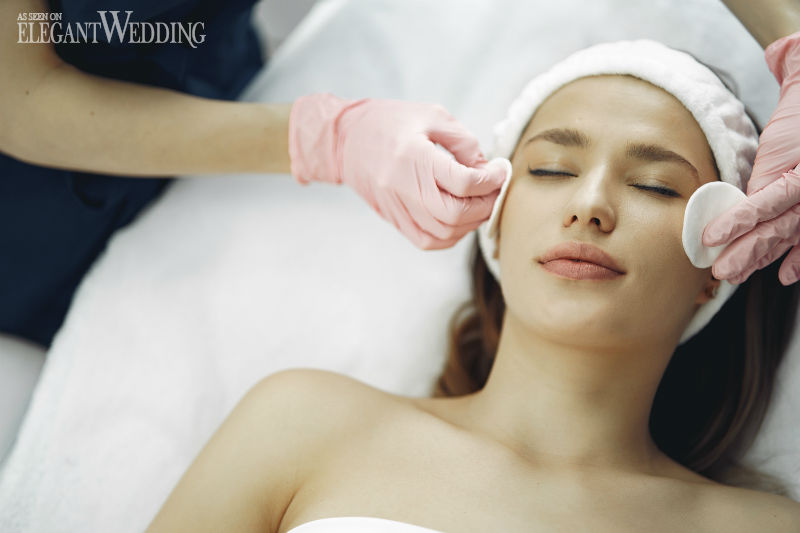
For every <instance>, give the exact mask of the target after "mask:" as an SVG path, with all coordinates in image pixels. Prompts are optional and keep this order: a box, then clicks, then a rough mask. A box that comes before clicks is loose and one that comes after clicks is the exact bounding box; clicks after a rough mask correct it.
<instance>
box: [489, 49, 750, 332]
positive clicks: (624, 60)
mask: <svg viewBox="0 0 800 533" xmlns="http://www.w3.org/2000/svg"><path fill="white" fill-rule="evenodd" d="M598 75H630V76H634V77H636V78H639V79H642V80H644V81H647V82H649V83H651V84H653V85H655V86H657V87H660V88H662V89H664V90H665V91H667V92H668V93H670V94H672V95H673V96H675V98H677V99H678V100H679V101H680V102H681V103H682V104H683V105H684V106H685V107H686V109H688V110H689V112H691V113H692V115H693V116H694V118H695V120H696V121H697V123H698V124H699V125H700V128H701V129H702V131H703V133H704V134H705V136H706V139H707V140H708V144H709V146H710V147H711V151H712V153H713V155H714V159H715V162H716V165H717V168H718V169H719V175H720V180H721V181H720V182H715V183H707V184H705V185H703V186H702V187H700V188H698V189H697V191H695V193H694V194H693V195H692V197H691V198H690V199H689V202H688V203H687V205H686V211H685V214H684V221H683V235H682V239H683V247H684V250H685V251H686V254H687V256H688V257H689V260H690V261H691V262H692V264H693V265H694V266H696V267H698V268H707V267H709V266H711V264H712V263H713V261H714V259H716V257H717V256H718V255H719V254H720V253H722V251H723V250H724V248H725V247H724V246H717V247H714V248H709V247H706V246H704V245H703V243H702V235H703V229H704V228H705V226H706V225H707V224H708V223H709V222H710V221H711V220H713V219H714V218H715V217H717V216H718V215H720V214H722V213H723V212H724V211H726V210H727V209H728V208H730V207H731V206H732V205H734V204H735V203H737V202H738V201H739V200H741V199H742V198H744V197H745V194H744V192H742V191H743V190H744V189H745V188H746V184H747V180H748V178H749V177H750V172H751V171H752V165H753V160H754V158H755V153H756V147H757V144H758V133H757V132H756V128H755V126H754V125H753V122H752V121H751V120H750V117H748V115H747V113H746V111H745V108H744V105H743V104H742V103H741V102H740V101H739V99H738V98H736V96H734V95H733V94H732V93H731V92H730V91H729V90H728V89H727V88H726V87H725V85H724V84H723V83H722V81H721V80H720V79H719V78H718V77H717V75H716V74H714V72H712V71H711V70H710V69H709V68H708V67H706V66H705V65H703V64H701V63H699V62H698V61H697V60H695V59H694V58H693V57H692V56H690V55H689V54H687V53H684V52H679V51H677V50H673V49H671V48H669V47H667V46H664V45H662V44H660V43H657V42H655V41H649V40H637V41H620V42H615V43H603V44H599V45H595V46H592V47H589V48H586V49H584V50H581V51H579V52H576V53H574V54H572V55H571V56H569V57H567V58H566V59H564V60H563V61H561V62H560V63H557V64H556V65H555V66H553V67H551V68H550V70H548V71H546V72H545V73H544V74H541V75H539V76H537V77H536V78H534V79H533V80H531V81H530V82H529V83H528V85H527V86H525V88H524V89H523V91H522V93H521V94H520V95H519V96H518V97H517V99H516V100H515V101H514V102H513V103H512V104H511V107H510V108H509V110H508V114H507V116H506V118H505V119H504V120H502V121H501V122H499V123H498V124H497V125H496V126H495V130H494V134H495V140H494V146H493V148H492V150H491V152H490V153H491V155H492V156H493V157H495V159H493V160H492V161H490V164H492V165H497V164H500V165H506V168H507V172H508V178H507V179H506V182H505V183H504V184H503V187H502V189H501V191H500V195H499V196H498V197H497V201H496V202H495V205H494V209H493V211H492V214H491V217H490V218H489V220H488V221H487V222H486V223H484V224H482V225H481V226H480V227H479V228H478V241H479V243H480V247H481V251H482V252H483V257H484V259H485V260H486V263H487V265H488V267H489V270H490V271H491V272H492V274H493V275H494V277H495V279H497V280H498V281H499V280H500V264H499V261H498V260H497V259H495V251H496V248H497V229H498V225H499V222H500V213H501V211H502V208H503V203H504V201H505V198H506V194H507V192H508V187H509V184H510V182H511V179H510V178H511V164H510V163H509V162H508V161H507V159H508V158H510V157H511V155H512V153H513V151H514V148H515V147H516V145H517V142H518V141H519V137H520V135H522V132H523V131H524V129H525V127H526V126H527V124H528V122H529V120H530V118H531V117H532V116H533V114H534V112H535V111H536V109H537V108H538V107H539V106H540V105H541V104H542V103H543V102H544V101H545V100H546V99H547V97H548V96H550V95H551V94H553V93H554V92H555V91H557V90H558V89H560V88H561V87H563V86H564V85H567V84H568V83H570V82H572V81H575V80H577V79H580V78H585V77H588V76H598ZM735 290H736V286H735V285H733V284H731V283H729V282H727V281H725V280H723V281H721V282H720V286H719V289H718V291H717V294H716V296H715V297H714V298H712V299H711V300H710V301H709V302H707V303H706V304H704V305H702V306H701V307H700V308H699V309H698V310H697V312H696V313H695V315H694V317H693V318H692V320H691V321H690V322H689V324H688V326H687V327H686V329H685V330H684V332H683V335H682V336H681V339H680V342H681V343H683V342H685V341H687V340H688V339H689V338H691V337H692V336H694V335H695V334H696V333H697V332H698V331H700V330H701V329H702V328H703V327H705V325H706V324H708V322H709V321H710V320H711V318H712V317H713V316H714V315H715V314H716V313H717V311H719V309H720V308H721V307H722V305H723V304H724V303H725V302H726V301H727V300H728V298H730V296H731V295H732V294H733V292H734V291H735Z"/></svg>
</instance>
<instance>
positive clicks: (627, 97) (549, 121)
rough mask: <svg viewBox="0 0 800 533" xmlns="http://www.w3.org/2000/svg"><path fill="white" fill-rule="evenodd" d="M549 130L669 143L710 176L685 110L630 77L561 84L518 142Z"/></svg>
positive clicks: (609, 142)
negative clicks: (567, 129)
mask: <svg viewBox="0 0 800 533" xmlns="http://www.w3.org/2000/svg"><path fill="white" fill-rule="evenodd" d="M549 128H572V129H576V130H579V131H581V132H583V133H585V134H586V135H587V136H588V137H589V138H590V139H591V140H593V141H595V142H601V143H603V144H604V145H605V146H614V145H618V144H623V145H624V144H626V143H641V142H645V143H656V144H659V145H669V147H670V149H672V150H674V151H676V152H678V153H680V154H681V155H683V156H684V157H686V158H687V159H689V160H690V161H691V162H692V163H693V164H695V165H696V166H697V165H699V166H698V169H699V170H701V175H710V176H711V179H716V175H717V172H716V169H715V166H714V158H713V154H712V152H711V148H710V146H709V145H708V141H707V140H706V137H705V134H704V133H703V131H702V129H700V126H699V125H698V123H697V121H696V120H695V119H694V117H693V116H692V114H691V113H690V112H689V110H688V109H686V108H685V107H684V106H683V104H681V102H680V101H679V100H678V99H677V98H675V97H674V96H672V95H671V94H669V93H668V92H666V91H664V90H663V89H660V88H658V87H656V86H654V85H652V84H650V83H648V82H646V81H643V80H640V79H638V78H634V77H632V76H622V75H619V76H617V75H613V76H612V75H609V76H591V77H587V78H581V79H578V80H575V81H573V82H571V83H569V84H567V85H565V86H563V87H561V88H560V89H558V90H557V91H556V92H554V93H553V94H551V95H550V96H549V97H548V98H547V99H546V100H545V101H544V102H543V103H542V104H541V105H540V106H539V108H538V109H537V110H536V112H535V113H534V115H533V117H531V120H530V122H529V123H528V125H527V127H526V128H525V131H524V132H523V135H522V136H521V137H520V143H519V145H520V146H521V145H522V144H524V142H525V140H527V139H529V138H530V137H532V136H534V135H536V133H538V132H541V131H544V130H546V129H549ZM701 167H702V168H701Z"/></svg>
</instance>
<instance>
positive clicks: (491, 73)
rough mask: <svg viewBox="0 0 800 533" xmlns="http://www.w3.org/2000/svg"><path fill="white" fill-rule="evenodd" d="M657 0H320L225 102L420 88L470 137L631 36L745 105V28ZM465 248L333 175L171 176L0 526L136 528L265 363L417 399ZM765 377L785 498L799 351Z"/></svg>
mask: <svg viewBox="0 0 800 533" xmlns="http://www.w3.org/2000/svg"><path fill="white" fill-rule="evenodd" d="M677 5H679V4H678V3H675V2H670V1H667V0H661V1H651V2H647V3H644V2H623V1H617V0H606V1H598V2H585V1H580V0H560V1H559V2H556V3H553V2H532V1H530V0H491V1H489V0H485V1H466V0H437V2H429V1H422V0H406V1H389V0H334V1H325V2H321V3H320V4H318V5H317V6H316V7H315V8H314V9H313V10H312V12H311V13H310V15H309V17H308V18H307V19H306V20H305V21H304V22H303V23H302V24H301V26H300V27H299V28H298V29H297V30H296V31H295V32H294V33H293V34H292V35H291V36H290V37H289V39H288V40H287V41H286V42H285V43H284V45H283V47H282V48H281V49H280V50H279V51H278V55H277V56H276V57H274V58H273V60H272V62H271V64H270V66H269V68H268V69H266V70H265V71H264V72H263V73H262V74H261V75H260V76H259V77H258V79H257V80H255V82H254V83H253V84H252V85H251V87H250V89H249V90H248V91H247V94H246V96H245V98H247V99H252V100H263V101H289V100H291V99H293V98H295V97H297V96H299V95H301V94H304V93H308V92H314V91H330V92H334V93H336V94H338V95H341V96H345V97H361V96H373V97H396V98H405V99H413V100H422V101H430V102H439V103H442V104H444V105H445V106H446V107H447V108H448V109H449V110H450V111H451V112H452V113H453V114H454V115H456V116H457V117H458V118H459V119H460V120H461V121H462V122H464V123H465V124H466V125H467V126H468V127H470V128H471V129H472V130H473V131H474V132H475V133H476V134H477V135H478V137H479V138H480V139H481V140H482V141H483V143H484V145H485V146H488V142H489V141H490V139H491V126H492V124H493V123H494V122H495V121H496V120H498V119H499V118H500V117H502V116H503V115H504V113H505V109H506V107H507V105H508V103H509V102H510V101H511V99H512V98H513V97H514V96H516V94H517V93H518V91H519V90H520V88H521V87H522V85H523V84H524V83H525V82H526V81H527V80H528V79H529V78H530V77H531V76H532V75H533V74H535V73H537V72H540V71H541V70H542V69H544V68H545V67H546V66H547V65H549V64H551V63H553V62H554V61H556V60H558V59H560V58H561V57H564V56H565V55H566V54H568V53H569V52H571V51H574V50H576V49H578V48H582V47H584V46H587V45H589V44H592V43H595V42H600V41H606V40H613V39H620V38H637V37H650V38H656V39H658V40H661V41H663V42H665V43H667V44H669V45H672V46H676V47H679V48H682V49H685V50H688V51H690V52H692V53H694V54H695V55H696V56H698V57H699V58H700V59H701V60H704V61H706V62H708V63H710V64H713V65H715V66H718V67H721V68H723V69H725V70H727V71H728V72H730V73H731V74H732V75H733V76H734V78H735V79H736V80H737V81H738V84H739V88H740V93H741V94H742V96H743V98H744V100H745V101H746V102H747V103H748V104H749V105H750V106H751V107H752V108H753V109H754V110H755V111H756V114H757V116H758V117H759V118H760V119H761V121H762V122H766V119H767V118H768V116H769V114H770V111H771V109H772V107H773V106H774V104H775V101H776V98H777V86H776V84H775V82H774V80H773V79H772V77H771V75H770V74H769V72H768V71H767V69H766V66H765V65H764V63H763V59H762V56H761V50H760V49H759V47H758V45H757V44H756V43H755V41H753V40H752V38H751V37H750V36H749V35H748V34H747V33H746V32H745V30H744V28H743V27H742V26H741V25H740V24H739V23H738V22H737V21H736V20H735V19H734V18H733V17H732V16H731V15H730V14H729V13H728V12H727V11H726V10H725V8H724V7H723V6H722V4H721V3H719V2H717V1H715V0H691V1H690V0H686V1H684V2H681V3H680V6H681V7H680V9H679V8H678V7H676V6H677ZM470 244H471V242H469V241H468V240H464V241H462V242H461V243H459V245H457V246H456V247H455V248H453V249H451V250H447V251H438V252H421V251H419V250H417V249H415V248H414V247H413V246H412V245H410V244H409V243H407V242H406V241H405V239H404V238H403V237H402V236H400V235H399V234H398V233H397V232H396V231H395V230H394V228H393V227H391V226H390V225H389V224H387V223H385V222H383V221H382V220H380V219H379V218H378V217H377V215H375V214H373V213H372V212H371V211H370V209H369V208H368V207H367V206H366V205H365V204H364V202H362V201H361V200H360V199H359V198H358V197H357V196H356V195H355V194H354V193H352V192H351V191H350V190H349V189H346V188H335V187H331V186H327V185H316V184H315V185H312V186H309V187H300V186H298V185H296V184H295V183H294V182H293V181H292V180H291V178H290V177H288V176H218V177H208V178H203V179H193V180H182V181H179V182H177V183H175V184H174V186H172V187H171V189H169V190H168V191H167V193H166V194H165V195H164V197H163V198H161V199H160V200H159V201H157V202H156V203H155V204H154V205H152V206H151V208H150V209H149V210H148V211H147V212H145V213H144V214H143V215H142V216H141V217H140V218H139V219H138V220H137V221H136V222H135V223H134V224H132V225H131V226H130V227H128V228H126V229H125V230H123V231H121V232H119V233H118V234H117V235H116V236H115V237H114V238H113V240H112V242H111V243H110V245H109V247H108V249H107V251H106V252H105V254H104V255H103V256H102V257H101V258H100V259H99V260H98V261H97V262H96V264H95V265H94V267H93V269H92V271H91V272H90V273H89V275H88V276H87V277H86V279H85V280H84V282H83V284H82V285H81V287H80V289H79V291H78V294H77V295H76V298H75V301H74V303H73V306H72V308H71V310H70V313H69V316H68V318H67V321H66V323H65V325H64V327H63V328H62V330H61V331H60V332H59V334H58V335H57V337H56V339H55V342H54V344H53V346H52V348H51V350H50V352H49V354H48V360H47V363H46V366H45V369H44V372H43V375H42V378H41V381H40V384H39V386H38V387H37V390H36V392H35V395H34V398H33V401H32V404H31V407H30V410H29V413H28V416H27V418H26V421H25V423H24V425H23V427H22V430H21V432H20V435H19V439H18V443H17V446H16V447H15V449H14V451H13V453H12V455H11V456H10V457H9V459H8V461H7V463H6V465H5V468H4V470H3V472H2V477H0V530H2V531H4V532H22V531H25V532H48V533H52V532H60V531H65V532H66V531H89V532H91V531H103V532H104V531H116V532H127V531H131V532H133V531H141V530H142V529H143V528H144V527H145V526H146V524H147V523H148V522H149V520H150V519H151V517H152V516H153V515H154V513H155V512H156V511H157V509H158V508H159V506H160V504H161V502H162V501H163V499H164V498H165V497H166V495H167V494H168V493H169V491H170V490H171V488H172V486H173V485H174V483H175V482H176V481H177V479H178V478H179V476H180V474H181V473H182V472H183V471H184V469H185V468H186V467H187V466H188V464H189V462H190V461H191V460H192V458H193V457H194V455H195V454H196V453H197V451H198V450H199V448H200V447H201V446H202V445H203V444H204V442H205V440H206V439H207V438H208V436H209V435H210V434H211V432H212V431H213V430H214V429H215V428H216V426H217V425H218V424H219V423H220V421H221V420H222V419H223V417H224V416H225V415H226V414H227V412H228V411H229V410H230V409H231V408H232V406H233V405H234V404H235V402H236V401H237V400H238V399H239V398H240V397H241V395H242V394H243V393H244V392H245V391H246V389H247V388H248V387H249V386H251V385H252V384H253V383H254V382H256V381H257V380H258V379H259V378H260V377H262V376H264V375H266V374H268V373H271V372H274V371H277V370H279V369H283V368H288V367H295V366H312V367H319V368H328V369H332V370H337V371H341V372H344V373H346V374H349V375H351V376H354V377H356V378H358V379H362V380H364V381H366V382H368V383H371V384H373V385H375V386H378V387H381V388H384V389H386V390H390V391H392V392H399V393H406V394H410V395H422V394H425V393H426V392H427V391H429V390H430V388H431V385H432V383H433V381H434V379H435V378H436V376H437V374H438V370H439V368H440V365H441V364H442V362H443V358H444V354H445V347H446V323H447V321H448V319H449V317H450V315H451V314H452V312H453V310H454V309H455V307H456V306H457V304H458V303H459V302H460V301H462V300H463V299H464V298H465V297H466V295H467V287H468V276H467V270H466V263H467V252H468V250H469V247H470ZM781 378H782V379H781V381H780V382H779V387H778V391H777V394H776V402H775V404H774V405H773V408H772V409H771V410H770V413H769V418H768V420H767V424H766V427H765V429H764V431H762V434H761V435H760V437H759V440H758V441H757V443H756V445H755V447H754V448H753V450H751V453H750V455H749V459H750V460H751V462H752V463H753V464H758V465H760V466H762V467H764V468H766V469H768V470H771V471H773V472H775V473H778V474H781V475H782V476H783V477H784V478H785V479H786V480H787V481H789V482H792V483H794V497H795V498H796V499H800V483H798V481H800V452H798V450H800V434H798V429H797V426H798V424H797V422H798V419H797V415H796V413H797V412H800V394H798V392H797V391H798V387H797V385H798V383H800V346H795V347H794V348H793V351H792V354H791V356H790V358H789V360H788V361H787V365H786V368H785V369H784V371H783V375H782V376H781ZM792 384H793V385H792Z"/></svg>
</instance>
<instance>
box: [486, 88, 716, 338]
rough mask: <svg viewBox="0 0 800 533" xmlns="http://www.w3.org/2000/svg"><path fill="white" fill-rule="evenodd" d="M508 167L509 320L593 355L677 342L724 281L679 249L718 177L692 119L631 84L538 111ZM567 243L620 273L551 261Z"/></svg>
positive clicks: (575, 91) (584, 93)
mask: <svg viewBox="0 0 800 533" xmlns="http://www.w3.org/2000/svg"><path fill="white" fill-rule="evenodd" d="M511 163H512V166H513V181H512V183H511V185H510V189H509V191H508V197H507V199H506V202H505V205H504V208H503V212H502V216H501V219H500V239H499V260H500V268H501V278H502V280H503V295H504V298H505V301H506V307H507V312H508V313H513V314H514V315H515V319H516V320H517V321H520V322H522V323H523V324H525V326H526V327H528V328H532V329H533V330H535V331H536V332H537V333H538V334H542V335H546V336H552V337H553V338H555V339H561V340H562V341H563V339H565V338H567V339H570V341H571V342H574V343H578V344H580V343H584V342H585V343H586V344H587V345H591V346H594V347H602V346H606V347H613V346H618V345H620V344H623V345H626V346H631V343H644V344H648V343H652V342H671V343H677V341H678V339H679V338H680V335H681V333H682V332H683V330H684V328H685V326H686V324H687V323H688V321H689V320H690V319H691V317H692V315H693V314H694V311H695V310H696V309H697V307H698V306H699V305H700V304H702V303H704V302H705V301H707V300H708V298H709V296H708V294H709V293H710V290H711V288H712V287H713V286H714V285H715V284H716V283H717V282H715V281H714V280H713V278H712V276H711V269H710V268H709V269H698V268H695V267H694V266H692V264H691V263H690V262H689V259H688V258H687V257H686V254H685V252H684V250H683V245H682V242H681V231H682V228H683V214H684V210H685V207H686V203H687V201H688V200H689V197H690V196H691V195H692V193H693V192H694V191H695V190H696V189H697V188H698V187H700V186H701V185H703V184H704V183H707V182H710V181H716V180H717V174H716V170H715V167H714V162H713V157H712V153H711V149H710V148H709V146H708V143H707V141H706V138H705V136H704V135H703V132H702V130H701V129H700V127H699V126H698V124H697V123H696V122H695V120H694V118H693V117H692V115H691V113H689V111H688V110H686V109H685V108H684V107H683V106H682V105H681V103H680V102H679V101H678V100H677V99H675V98H674V97H673V96H671V95H670V94H668V93H666V92H664V91H663V90H661V89H659V88H657V87H655V86H653V85H650V84H649V83H646V82H644V81H641V80H638V79H635V78H632V77H628V76H595V77H591V78H583V79H580V80H577V81H575V82H572V83H570V84H569V85H566V86H565V87H563V88H561V89H560V90H559V91H557V92H555V93H554V94H553V95H551V96H550V98H548V99H547V100H546V101H545V102H544V103H543V104H542V105H541V106H540V107H539V109H538V110H537V111H536V113H535V115H534V116H533V118H532V120H531V121H530V123H529V125H528V127H527V128H526V130H525V132H524V133H523V135H522V137H520V141H519V143H518V145H517V148H516V151H515V152H514V155H513V156H512V160H511ZM563 243H578V244H579V245H582V244H583V243H588V244H590V245H593V246H594V247H596V248H599V249H600V250H602V251H603V252H605V253H606V254H608V256H610V258H611V260H610V262H611V264H612V265H613V267H612V268H611V269H609V268H603V267H599V266H596V265H593V264H592V263H591V262H576V261H574V259H573V258H570V257H569V256H570V255H574V250H573V251H572V252H571V251H569V249H567V251H566V252H564V251H563V250H562V253H558V251H556V253H549V252H551V251H552V250H553V248H554V247H556V246H557V245H561V244H563ZM583 249H584V250H585V249H586V248H585V247H583ZM559 256H561V258H560V259H553V258H554V257H559ZM591 259H592V260H594V261H600V262H603V261H602V260H598V259H597V258H591Z"/></svg>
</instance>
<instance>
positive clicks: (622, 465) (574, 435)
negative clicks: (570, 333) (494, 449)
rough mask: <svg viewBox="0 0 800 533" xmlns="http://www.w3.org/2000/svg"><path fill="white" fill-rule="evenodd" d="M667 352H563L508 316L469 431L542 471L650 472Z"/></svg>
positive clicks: (656, 458) (472, 399) (572, 348)
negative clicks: (654, 415)
mask: <svg viewBox="0 0 800 533" xmlns="http://www.w3.org/2000/svg"><path fill="white" fill-rule="evenodd" d="M672 351H673V350H672V348H671V347H669V348H668V347H662V348H660V349H655V350H650V351H642V349H641V348H639V349H634V348H632V347H621V348H618V349H615V350H610V349H599V348H592V347H587V346H585V345H578V344H572V345H568V344H564V343H563V342H556V341H554V340H552V339H547V338H544V337H542V336H541V335H537V334H535V333H533V332H531V331H530V330H527V329H526V328H525V327H524V325H523V324H521V323H519V322H518V321H515V319H514V317H513V316H512V315H511V314H507V315H506V318H505V323H504V325H503V332H502V334H501V338H500V344H499V347H498V351H497V355H496V358H495V363H494V366H493V368H492V372H491V375H490V376H489V379H488V381H487V383H486V386H485V387H484V388H483V389H482V390H481V391H480V392H478V393H476V394H474V395H471V396H469V397H468V398H467V399H466V400H465V401H466V406H467V409H468V413H469V415H468V416H469V420H470V424H471V425H474V426H475V427H476V429H479V430H482V431H485V432H488V433H490V434H492V436H493V437H494V438H496V439H497V440H499V441H501V442H502V443H504V444H505V445H507V446H508V447H510V448H512V449H514V450H515V451H517V452H518V453H519V454H520V455H522V456H524V457H526V458H527V459H529V460H531V461H532V462H534V463H536V464H540V465H542V466H553V467H559V468H560V467H587V466H592V467H599V468H606V467H607V468H614V469H625V470H627V469H631V470H636V471H642V470H644V471H648V472H651V471H654V470H655V464H656V463H657V462H663V461H664V459H665V456H664V454H663V453H662V452H661V451H660V450H659V449H658V448H657V447H656V445H655V443H654V442H653V440H652V438H651V436H650V432H649V429H648V420H649V416H650V408H651V406H652V403H653V398H654V396H655V392H656V390H657V388H658V384H659V382H660V380H661V376H662V375H663V372H664V369H665V368H666V366H667V363H668V362H669V358H670V356H671V354H672Z"/></svg>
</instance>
